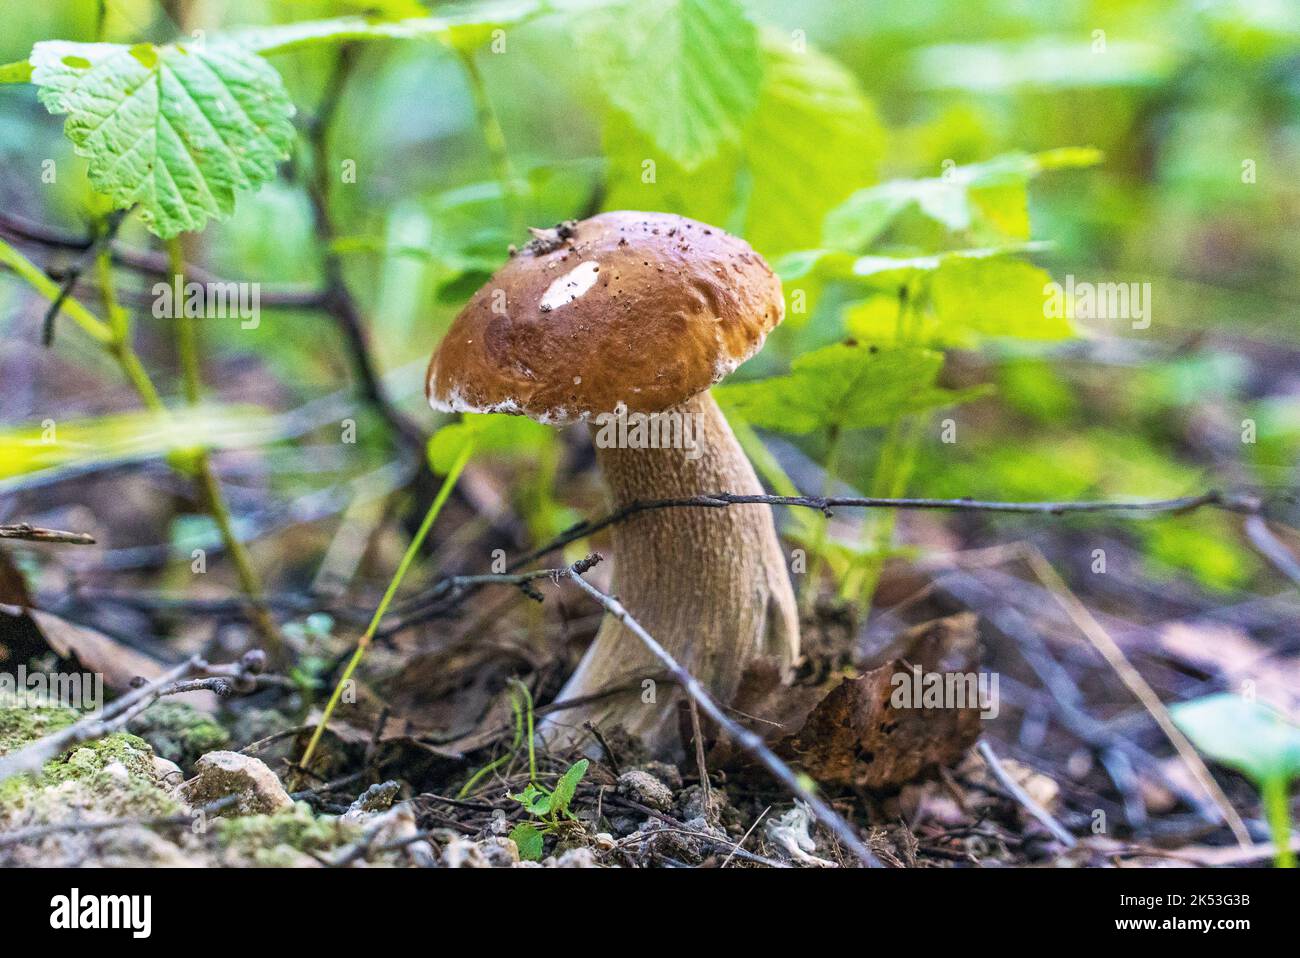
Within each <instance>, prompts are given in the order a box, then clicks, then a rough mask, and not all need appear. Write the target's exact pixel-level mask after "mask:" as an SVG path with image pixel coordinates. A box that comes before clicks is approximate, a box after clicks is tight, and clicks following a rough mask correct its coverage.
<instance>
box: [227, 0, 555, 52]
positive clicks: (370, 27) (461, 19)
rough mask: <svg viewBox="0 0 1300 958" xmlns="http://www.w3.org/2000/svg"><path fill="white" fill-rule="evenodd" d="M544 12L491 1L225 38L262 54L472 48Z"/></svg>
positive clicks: (520, 3)
mask: <svg viewBox="0 0 1300 958" xmlns="http://www.w3.org/2000/svg"><path fill="white" fill-rule="evenodd" d="M543 10H544V5H543V4H542V3H541V2H539V0H495V2H485V3H475V4H471V5H462V6H461V7H459V8H455V7H450V8H448V9H446V10H445V11H444V12H443V13H442V14H440V15H439V16H436V17H408V18H406V19H401V20H391V19H390V20H381V19H372V18H367V17H334V18H332V19H328V20H303V21H300V22H298V23H285V24H279V25H276V26H270V27H251V28H248V29H244V30H236V31H233V32H231V33H229V34H227V37H228V38H229V39H230V40H231V41H232V42H235V43H237V44H238V45H239V46H241V47H243V48H244V49H246V50H251V51H253V52H255V53H260V54H262V55H263V56H272V55H274V54H277V53H289V52H292V51H295V50H301V49H305V48H310V47H316V46H324V45H329V44H338V43H350V42H355V41H364V40H438V41H441V42H443V43H446V44H447V45H448V46H454V47H459V48H462V49H472V48H474V47H476V46H478V45H480V44H481V43H482V42H484V40H485V39H486V37H487V36H488V35H489V34H490V33H491V31H492V30H494V29H496V28H497V27H502V26H509V25H510V24H512V23H519V22H521V21H523V20H525V19H527V18H529V17H531V16H534V15H536V14H538V13H541V12H543Z"/></svg>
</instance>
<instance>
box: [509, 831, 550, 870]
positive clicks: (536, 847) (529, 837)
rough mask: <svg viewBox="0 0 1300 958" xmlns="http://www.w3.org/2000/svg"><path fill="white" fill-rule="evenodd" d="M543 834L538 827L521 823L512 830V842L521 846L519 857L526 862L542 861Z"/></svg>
mask: <svg viewBox="0 0 1300 958" xmlns="http://www.w3.org/2000/svg"><path fill="white" fill-rule="evenodd" d="M542 838H543V836H542V833H541V832H540V831H538V830H537V826H535V825H530V824H529V823H528V822H520V823H519V824H518V825H516V826H515V827H514V828H512V829H511V830H510V840H511V841H512V842H514V843H515V844H516V845H518V846H519V857H520V858H521V859H523V860H524V861H526V862H539V861H541V860H542Z"/></svg>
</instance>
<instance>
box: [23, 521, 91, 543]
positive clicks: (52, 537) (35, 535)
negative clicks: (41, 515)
mask: <svg viewBox="0 0 1300 958" xmlns="http://www.w3.org/2000/svg"><path fill="white" fill-rule="evenodd" d="M0 539H23V540H26V541H27V542H66V543H69V544H71V545H76V546H88V545H93V544H94V542H95V537H94V536H92V535H91V534H90V533H88V532H63V531H61V530H59V529H42V528H41V527H40V526H33V525H30V524H29V523H26V522H18V523H14V524H12V525H0Z"/></svg>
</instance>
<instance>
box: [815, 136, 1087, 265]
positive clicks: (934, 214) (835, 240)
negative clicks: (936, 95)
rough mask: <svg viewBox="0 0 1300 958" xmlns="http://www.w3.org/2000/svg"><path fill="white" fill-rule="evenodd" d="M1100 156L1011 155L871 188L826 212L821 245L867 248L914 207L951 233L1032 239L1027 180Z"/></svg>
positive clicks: (1067, 151)
mask: <svg viewBox="0 0 1300 958" xmlns="http://www.w3.org/2000/svg"><path fill="white" fill-rule="evenodd" d="M1102 158H1103V157H1102V154H1101V153H1100V152H1099V151H1097V150H1092V149H1087V148H1082V147H1065V148H1062V149H1059V150H1047V151H1045V152H1043V153H1036V154H1029V153H1008V154H1006V155H1004V156H999V157H994V158H993V159H991V160H987V161H985V162H983V163H973V164H970V165H968V166H954V167H952V168H951V169H949V170H947V171H945V173H944V175H942V176H936V177H926V178H923V179H914V180H891V181H890V182H888V183H882V184H880V185H879V186H871V187H867V188H865V189H862V190H858V191H857V192H856V193H854V194H853V195H852V196H850V197H849V198H848V199H846V200H845V201H844V202H843V203H841V204H840V205H839V206H837V207H836V208H835V209H833V210H831V211H830V212H829V213H827V214H826V217H825V221H824V223H823V225H822V243H823V245H825V246H828V247H831V248H833V249H843V250H860V249H864V248H865V247H867V246H868V245H870V244H871V243H872V242H873V241H874V240H876V239H877V238H878V237H879V236H880V235H881V234H883V233H884V232H885V230H887V229H888V228H889V227H890V226H891V225H892V224H893V222H894V221H895V220H896V219H897V218H898V217H899V215H900V214H902V213H903V211H904V210H906V209H908V208H909V207H911V206H913V205H915V206H916V208H917V209H918V210H919V211H920V212H921V213H922V214H923V215H924V216H926V217H928V218H929V219H932V220H934V221H935V222H937V223H939V224H941V225H943V226H944V227H946V228H947V229H948V230H951V231H952V232H965V231H968V230H975V231H977V232H979V234H980V236H981V238H983V237H987V238H988V239H990V240H997V239H1010V240H1024V239H1028V237H1029V218H1028V207H1027V202H1028V200H1027V197H1028V193H1027V190H1028V184H1029V181H1030V180H1031V179H1033V178H1034V177H1035V176H1037V175H1039V174H1040V173H1042V172H1044V171H1047V170H1058V169H1069V168H1077V167H1085V166H1092V165H1095V164H1097V163H1100V162H1101V160H1102Z"/></svg>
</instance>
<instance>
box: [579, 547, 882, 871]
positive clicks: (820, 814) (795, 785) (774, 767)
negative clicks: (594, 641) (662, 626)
mask: <svg viewBox="0 0 1300 958" xmlns="http://www.w3.org/2000/svg"><path fill="white" fill-rule="evenodd" d="M600 559H601V557H600V555H599V554H595V553H593V554H592V555H590V556H588V557H587V558H586V559H582V560H580V561H578V562H575V563H574V564H573V565H571V566H569V567H568V568H567V569H566V570H564V577H565V578H569V579H572V580H573V581H574V582H575V583H577V584H578V586H579V587H580V588H581V589H582V590H583V591H584V592H586V593H587V594H588V595H590V596H591V597H592V598H593V599H595V600H596V601H597V602H599V603H600V604H601V605H602V606H604V608H605V611H606V612H608V613H609V614H610V615H612V616H613V617H614V618H615V619H617V620H618V621H619V622H620V623H622V625H623V627H624V628H626V629H627V630H628V631H630V632H631V633H632V634H633V635H635V636H636V637H637V638H638V639H640V640H641V642H642V644H643V645H645V647H646V648H647V649H649V650H650V653H651V654H652V655H654V657H655V658H657V659H658V660H659V661H660V662H662V663H663V665H664V668H665V669H667V670H668V672H669V674H670V675H672V676H673V678H675V679H676V680H677V684H678V685H680V686H681V687H682V688H683V689H684V690H685V691H686V694H687V695H689V696H690V697H691V698H692V699H694V700H695V702H697V703H698V704H699V707H700V708H701V709H703V710H704V712H705V714H706V715H708V716H709V718H711V719H713V721H714V722H716V723H717V725H718V727H719V728H720V729H722V730H723V731H724V732H725V733H726V734H727V736H728V737H729V738H731V740H732V741H733V742H735V743H736V745H738V746H739V747H740V748H742V749H744V750H745V751H746V752H748V753H749V754H750V755H752V756H753V757H754V758H756V759H757V760H758V761H759V762H761V763H762V764H763V765H764V766H766V767H767V770H768V771H769V772H771V773H772V775H773V776H774V777H775V778H776V779H777V780H778V781H780V782H781V784H783V785H785V786H786V788H788V789H790V791H791V792H793V793H794V794H795V795H797V796H799V797H800V798H801V799H803V800H804V801H805V802H807V803H808V806H809V808H811V809H812V812H813V814H814V815H816V816H817V820H818V821H820V822H821V823H822V824H823V825H825V826H826V827H827V828H828V829H829V830H830V831H831V832H832V833H833V834H834V835H835V837H836V838H838V839H839V840H840V841H841V842H843V843H844V845H845V847H847V848H848V849H849V850H850V851H852V852H853V854H855V855H856V856H857V857H858V858H859V859H860V860H861V861H862V863H863V864H864V865H866V866H868V867H869V868H879V867H882V866H881V863H880V860H879V859H877V858H876V856H875V855H873V854H872V853H871V851H870V850H869V849H868V848H867V846H866V845H864V844H863V843H862V840H861V839H860V838H858V836H857V834H856V833H855V832H854V831H853V828H852V827H851V826H850V825H849V823H848V822H846V821H845V820H844V819H843V818H841V817H840V815H839V813H837V812H836V811H835V810H834V809H833V808H831V807H830V806H829V805H827V804H826V803H825V802H824V801H822V799H821V798H820V797H819V796H818V795H817V793H816V792H814V791H813V790H812V788H810V787H809V786H808V784H806V783H807V781H808V779H807V776H802V777H801V776H799V775H797V774H796V773H795V772H794V770H793V769H791V768H790V766H789V765H787V764H786V763H785V762H783V761H781V759H779V758H777V756H776V754H775V753H774V752H772V750H771V749H769V748H768V747H767V746H766V745H765V744H764V743H763V740H762V738H760V737H759V736H758V735H756V734H755V733H754V732H752V731H750V730H749V729H747V728H745V727H744V726H743V725H740V724H739V723H737V722H736V721H735V720H734V719H732V718H731V716H729V715H728V714H727V713H726V712H725V711H723V710H722V708H721V707H720V706H719V705H718V704H717V703H716V702H714V701H713V698H712V696H710V695H709V693H708V692H706V691H705V690H704V687H703V686H702V685H700V683H699V680H697V679H696V678H695V676H693V675H691V673H689V672H687V671H686V669H684V668H682V666H681V665H680V664H679V663H678V662H677V660H676V659H674V658H673V657H672V656H671V655H670V654H669V653H668V650H667V649H665V648H664V647H663V646H662V645H660V644H659V643H658V642H657V641H656V640H655V638H654V636H652V635H651V634H650V633H649V632H647V631H646V630H645V628H644V627H643V626H642V625H641V623H640V622H638V621H637V620H636V619H635V618H633V617H632V614H631V613H630V612H628V611H627V609H625V608H624V607H623V604H622V603H621V602H619V601H618V599H615V598H614V597H613V596H610V595H606V594H605V593H604V592H601V591H600V590H599V589H597V588H596V587H595V586H594V585H592V584H591V583H589V582H588V581H587V580H586V579H584V578H583V577H582V574H583V573H584V572H586V571H587V570H588V569H590V568H591V567H592V566H593V565H595V564H596V563H597V562H599V561H600Z"/></svg>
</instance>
